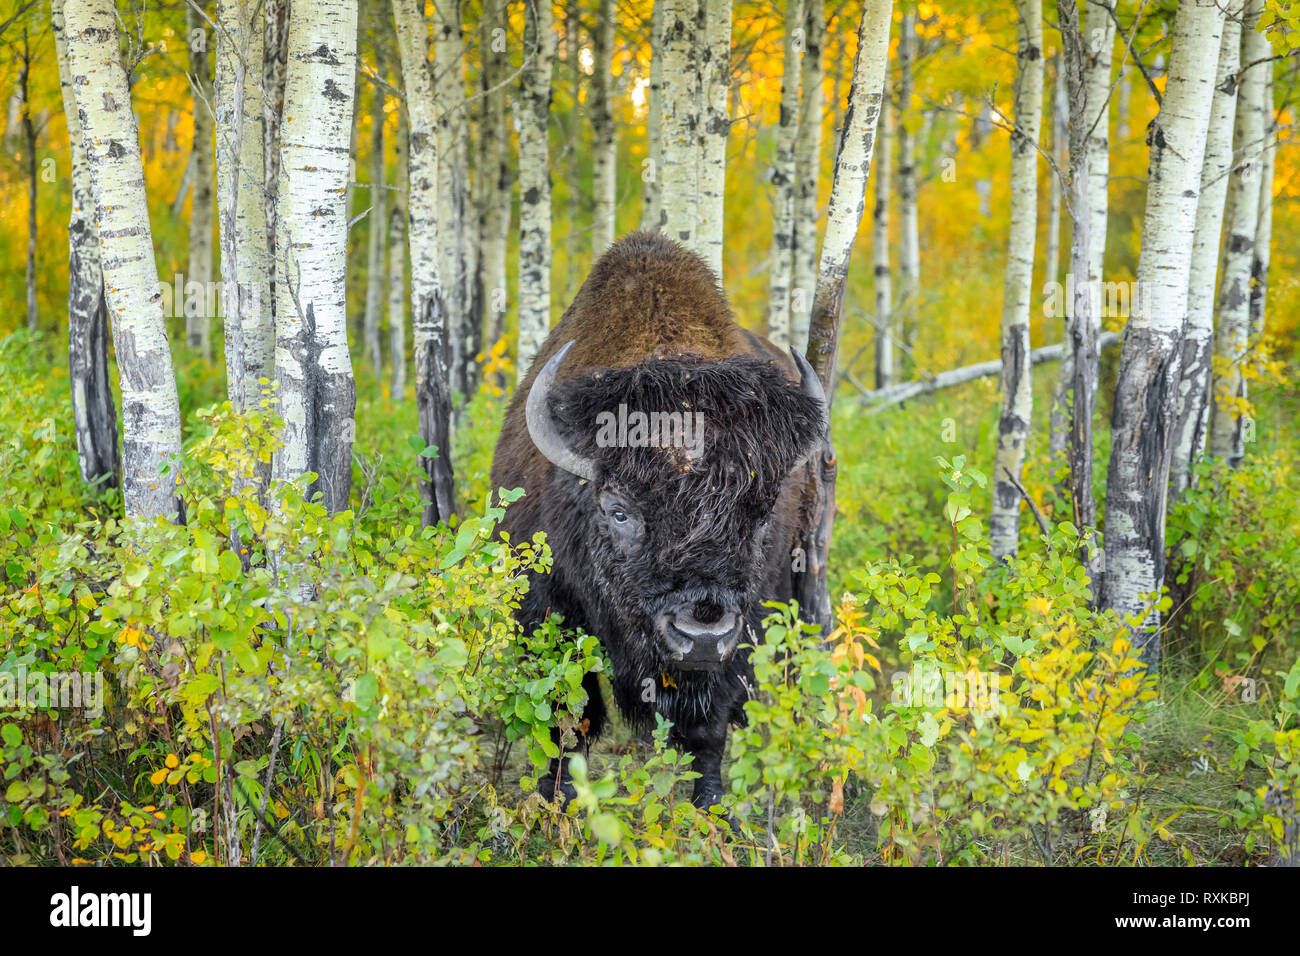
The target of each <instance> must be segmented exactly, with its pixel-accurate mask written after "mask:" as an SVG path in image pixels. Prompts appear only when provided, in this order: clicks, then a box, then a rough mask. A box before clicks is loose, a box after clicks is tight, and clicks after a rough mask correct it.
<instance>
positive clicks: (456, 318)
mask: <svg viewBox="0 0 1300 956" xmlns="http://www.w3.org/2000/svg"><path fill="white" fill-rule="evenodd" d="M433 10H434V16H433V61H434V77H435V89H434V95H435V96H437V98H438V106H437V109H438V156H439V162H438V275H439V276H440V277H441V279H442V294H443V300H444V302H445V304H446V314H447V372H448V377H447V384H448V387H449V388H450V389H451V391H452V392H453V393H457V392H458V393H460V394H462V395H463V394H465V349H466V338H467V335H466V321H467V312H468V306H469V296H468V287H467V283H466V275H465V246H464V239H465V222H464V201H465V197H464V193H465V186H466V183H465V176H466V167H464V166H463V165H462V164H461V163H460V162H458V161H457V158H458V157H457V154H458V152H459V149H460V145H461V143H462V142H463V140H464V138H465V136H466V134H467V132H468V130H467V124H466V119H465V117H466V110H465V109H464V108H463V107H464V102H465V58H464V42H463V40H462V38H461V19H460V12H461V7H460V3H459V0H439V2H437V3H435V4H434V5H433ZM453 413H454V410H453Z"/></svg>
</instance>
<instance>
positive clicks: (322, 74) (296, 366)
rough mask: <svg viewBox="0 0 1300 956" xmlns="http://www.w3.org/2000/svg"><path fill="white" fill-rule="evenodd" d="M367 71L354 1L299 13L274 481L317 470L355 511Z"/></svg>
mask: <svg viewBox="0 0 1300 956" xmlns="http://www.w3.org/2000/svg"><path fill="white" fill-rule="evenodd" d="M356 69H357V7H356V3H355V2H354V0H318V2H317V3H315V4H313V5H312V6H310V7H306V6H302V5H297V6H294V7H291V9H290V12H289V32H288V68H287V71H286V74H285V89H284V117H283V120H282V124H281V127H280V183H279V189H278V192H279V216H278V223H277V236H276V247H275V254H276V260H277V263H278V266H279V275H278V276H277V282H276V289H275V295H276V344H275V377H276V379H277V380H278V381H279V383H280V393H279V394H280V415H281V418H282V419H283V421H284V431H283V434H282V436H281V439H282V442H283V447H281V448H280V449H279V450H277V451H276V453H275V457H274V459H273V462H272V477H273V478H275V479H276V480H277V481H293V480H295V479H297V478H298V477H300V476H301V475H303V474H304V473H306V472H314V473H315V474H316V475H317V480H316V481H315V482H314V483H313V485H312V486H311V488H309V489H308V493H309V494H314V493H315V492H317V491H319V492H320V493H321V496H322V502H323V504H324V505H325V507H326V508H327V509H329V510H330V511H333V512H338V511H342V510H344V509H345V508H347V506H348V496H349V492H350V491H351V481H352V440H353V435H354V429H355V425H354V419H353V414H354V412H355V409H356V383H355V381H354V380H353V377H352V360H351V357H350V355H349V353H348V339H347V289H346V279H347V231H348V230H347V226H348V220H347V198H346V197H347V185H348V178H349V172H350V169H349V166H350V156H349V153H348V144H349V141H350V140H351V136H352V113H353V110H354V108H355V101H354V93H355V90H356V84H355V82H354V81H355V77H356Z"/></svg>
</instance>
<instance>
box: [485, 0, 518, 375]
mask: <svg viewBox="0 0 1300 956" xmlns="http://www.w3.org/2000/svg"><path fill="white" fill-rule="evenodd" d="M505 10H506V4H505V0H496V5H495V6H493V7H492V13H491V14H490V16H491V22H492V24H493V30H494V31H495V30H497V29H499V30H501V33H500V34H496V33H495V32H493V34H492V36H491V38H490V40H489V43H488V46H487V49H485V50H484V53H483V82H484V85H485V87H486V89H487V90H489V92H488V93H487V96H486V98H485V105H486V110H487V116H486V118H485V120H484V124H483V165H482V167H481V171H480V174H479V179H480V182H481V185H482V187H483V193H484V212H483V291H484V305H485V307H486V309H487V323H488V325H487V335H486V342H487V345H488V347H489V348H491V347H493V346H495V345H496V344H497V342H499V341H500V340H501V339H502V338H504V337H505V334H506V309H507V307H508V304H509V291H508V286H507V284H506V243H507V237H508V235H509V232H510V185H511V183H510V149H509V147H510V141H509V139H508V138H507V132H506V91H505V88H504V86H502V87H501V88H500V89H493V88H494V87H497V86H499V85H500V84H503V83H504V82H505V80H506V78H507V77H508V76H509V74H510V69H509V61H508V59H507V58H506V50H507V47H506V42H505V29H504V28H505V25H506V20H505ZM502 384H504V383H502Z"/></svg>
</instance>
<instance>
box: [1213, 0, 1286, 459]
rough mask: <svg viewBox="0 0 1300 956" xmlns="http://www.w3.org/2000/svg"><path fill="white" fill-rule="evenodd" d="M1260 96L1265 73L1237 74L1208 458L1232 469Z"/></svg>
mask: <svg viewBox="0 0 1300 956" xmlns="http://www.w3.org/2000/svg"><path fill="white" fill-rule="evenodd" d="M1263 8H1264V4H1263V0H1246V12H1245V18H1244V20H1243V22H1242V26H1241V63H1242V65H1243V66H1246V65H1248V64H1251V63H1254V62H1256V61H1257V60H1260V59H1262V58H1264V57H1266V56H1267V55H1268V53H1267V46H1266V41H1265V40H1264V37H1263V34H1261V33H1260V32H1259V31H1258V30H1256V29H1255V26H1256V24H1258V23H1259V17H1260V13H1261V12H1262V11H1263ZM1264 93H1265V76H1264V69H1262V68H1261V67H1260V66H1256V67H1254V68H1253V69H1248V70H1245V71H1244V72H1242V74H1241V77H1240V79H1239V81H1238V83H1237V115H1236V122H1235V128H1234V131H1233V151H1234V159H1235V161H1236V165H1235V166H1234V167H1233V169H1232V175H1231V177H1230V178H1229V183H1228V191H1229V201H1228V212H1227V215H1226V222H1225V223H1224V229H1225V233H1224V237H1223V264H1222V266H1221V270H1222V271H1221V272H1220V277H1219V310H1218V311H1219V314H1218V321H1217V323H1216V331H1215V341H1214V354H1215V356H1216V357H1217V359H1218V361H1217V362H1216V363H1215V365H1216V368H1217V374H1215V376H1214V385H1213V387H1214V409H1213V412H1212V417H1211V426H1210V454H1212V455H1213V456H1214V457H1216V458H1222V459H1224V460H1226V461H1227V462H1228V464H1230V465H1232V466H1233V467H1236V466H1237V465H1238V464H1240V463H1241V459H1242V458H1243V457H1244V456H1245V454H1246V444H1245V441H1246V431H1245V430H1246V427H1247V424H1246V422H1247V420H1246V416H1245V414H1244V409H1245V407H1246V378H1245V375H1244V374H1243V369H1242V366H1243V365H1244V363H1245V361H1246V355H1247V350H1248V346H1249V342H1250V278H1251V269H1252V268H1253V266H1254V260H1255V234H1256V232H1257V227H1258V225H1259V188H1260V187H1259V180H1260V177H1259V168H1260V149H1261V146H1262V145H1263V143H1264V139H1265V135H1266V133H1267V130H1268V126H1269V125H1270V120H1271V117H1266V116H1265V115H1264Z"/></svg>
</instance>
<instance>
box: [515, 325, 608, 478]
mask: <svg viewBox="0 0 1300 956" xmlns="http://www.w3.org/2000/svg"><path fill="white" fill-rule="evenodd" d="M571 348H573V342H569V344H568V345H566V346H564V348H562V349H560V350H559V351H558V352H556V353H555V354H554V355H553V356H551V360H550V361H549V362H547V363H546V364H545V365H544V366H542V370H541V371H540V372H538V373H537V378H535V379H534V380H533V387H532V388H530V389H529V390H528V403H527V404H526V405H525V406H524V413H525V417H526V418H527V420H528V436H529V437H530V438H532V440H533V444H534V445H536V446H537V450H538V451H540V452H541V453H542V454H543V455H545V456H546V458H547V459H548V460H549V461H550V462H551V463H552V464H553V465H555V466H556V467H557V468H563V469H564V470H565V471H567V472H569V473H570V474H574V475H577V476H578V477H579V478H584V479H586V480H587V481H591V479H592V478H593V477H594V476H595V474H596V463H595V462H594V461H592V460H591V459H590V458H583V457H582V456H581V455H579V454H577V453H575V452H574V451H573V449H571V448H570V447H569V446H568V444H567V443H566V442H565V440H564V436H563V435H561V434H560V430H559V429H558V428H557V427H556V425H555V419H554V418H552V417H551V406H550V403H549V402H548V401H547V399H548V398H549V397H550V394H551V386H552V385H554V384H555V375H556V373H557V372H559V370H560V366H561V365H562V364H563V363H564V356H566V355H568V354H569V349H571Z"/></svg>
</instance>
